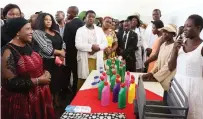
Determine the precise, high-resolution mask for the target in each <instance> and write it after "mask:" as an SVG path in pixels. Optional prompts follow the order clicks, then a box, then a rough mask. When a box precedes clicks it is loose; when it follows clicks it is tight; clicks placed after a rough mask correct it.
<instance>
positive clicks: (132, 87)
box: [128, 80, 135, 104]
mask: <svg viewBox="0 0 203 119" xmlns="http://www.w3.org/2000/svg"><path fill="white" fill-rule="evenodd" d="M134 99H135V81H134V80H131V82H130V87H129V90H128V103H129V104H132V103H133V100H134Z"/></svg>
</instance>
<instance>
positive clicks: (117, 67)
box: [115, 58, 120, 72]
mask: <svg viewBox="0 0 203 119" xmlns="http://www.w3.org/2000/svg"><path fill="white" fill-rule="evenodd" d="M115 64H116V71H117V72H119V66H120V61H119V59H118V58H116V61H115Z"/></svg>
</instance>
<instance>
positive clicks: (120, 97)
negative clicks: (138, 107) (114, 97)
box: [118, 83, 126, 109]
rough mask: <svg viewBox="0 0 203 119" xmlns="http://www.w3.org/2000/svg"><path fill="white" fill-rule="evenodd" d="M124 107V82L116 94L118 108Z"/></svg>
mask: <svg viewBox="0 0 203 119" xmlns="http://www.w3.org/2000/svg"><path fill="white" fill-rule="evenodd" d="M125 107H126V87H125V83H122V84H121V89H120V91H119V94H118V108H120V109H122V108H125Z"/></svg>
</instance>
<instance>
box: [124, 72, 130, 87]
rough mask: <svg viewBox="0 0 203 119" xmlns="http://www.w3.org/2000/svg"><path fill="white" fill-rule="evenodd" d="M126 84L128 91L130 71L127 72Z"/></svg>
mask: <svg viewBox="0 0 203 119" xmlns="http://www.w3.org/2000/svg"><path fill="white" fill-rule="evenodd" d="M125 84H126V86H127V89H128V88H129V86H130V72H129V71H127V74H126V75H125Z"/></svg>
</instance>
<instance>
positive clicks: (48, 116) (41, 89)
mask: <svg viewBox="0 0 203 119" xmlns="http://www.w3.org/2000/svg"><path fill="white" fill-rule="evenodd" d="M1 102H2V103H1V104H2V105H1V117H2V118H1V119H56V116H55V113H54V108H53V104H52V98H51V93H50V89H49V87H48V86H36V87H34V88H33V89H32V90H31V91H30V92H29V93H15V92H9V91H7V90H6V89H4V88H2V89H1Z"/></svg>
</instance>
